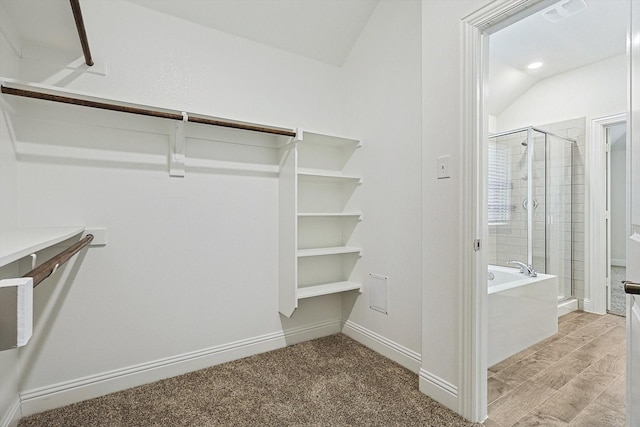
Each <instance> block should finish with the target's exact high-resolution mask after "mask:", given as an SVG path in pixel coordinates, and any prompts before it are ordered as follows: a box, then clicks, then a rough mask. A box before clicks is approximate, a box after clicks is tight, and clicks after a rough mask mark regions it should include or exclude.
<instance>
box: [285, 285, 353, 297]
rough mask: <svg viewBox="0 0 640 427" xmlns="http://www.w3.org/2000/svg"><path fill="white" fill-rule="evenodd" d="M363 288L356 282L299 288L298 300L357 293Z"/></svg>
mask: <svg viewBox="0 0 640 427" xmlns="http://www.w3.org/2000/svg"><path fill="white" fill-rule="evenodd" d="M360 288H362V285H361V284H360V283H356V282H349V281H345V282H335V283H324V284H321V285H315V286H307V287H303V288H298V299H304V298H311V297H317V296H321V295H329V294H335V293H338V292H345V291H355V290H359V289H360Z"/></svg>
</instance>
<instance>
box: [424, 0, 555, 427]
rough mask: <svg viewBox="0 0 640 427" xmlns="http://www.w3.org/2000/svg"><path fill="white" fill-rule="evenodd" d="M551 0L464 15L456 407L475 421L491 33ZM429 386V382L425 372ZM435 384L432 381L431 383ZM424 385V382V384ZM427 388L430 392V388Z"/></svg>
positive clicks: (479, 394) (511, 2)
mask: <svg viewBox="0 0 640 427" xmlns="http://www.w3.org/2000/svg"><path fill="white" fill-rule="evenodd" d="M552 2H553V0H495V1H492V2H490V3H489V4H487V5H486V6H484V7H482V8H481V9H479V10H477V11H476V12H474V13H473V14H471V15H469V16H467V17H465V18H463V20H462V24H463V25H462V55H463V57H462V72H461V78H462V82H461V87H462V89H463V90H462V103H461V104H462V109H461V110H462V117H461V119H462V135H461V137H462V165H463V167H462V168H461V174H462V176H461V181H462V185H463V191H462V193H463V202H462V224H461V228H462V233H461V237H462V240H461V242H460V246H461V260H462V261H461V262H462V264H461V269H462V280H461V283H460V288H461V305H460V310H459V325H460V330H459V336H460V340H459V366H460V371H459V379H460V380H459V384H460V390H458V391H457V395H456V400H457V401H458V402H457V403H458V405H459V406H458V407H457V408H453V409H454V410H455V411H456V412H458V413H459V414H460V415H462V416H463V417H465V418H467V419H469V420H470V421H473V422H482V421H484V420H485V419H486V416H487V372H486V371H487V348H486V345H487V344H486V343H487V306H488V301H487V292H486V289H487V280H486V275H487V255H486V252H485V251H483V250H480V251H478V252H474V251H472V250H471V249H470V247H471V242H473V241H474V240H475V239H480V241H481V242H482V241H485V242H486V237H487V234H488V233H487V231H488V225H487V220H486V212H487V198H486V190H485V185H484V183H485V182H486V169H487V165H486V159H485V156H486V154H485V152H486V150H485V141H486V139H487V137H488V132H487V130H488V129H487V126H488V115H487V114H486V111H485V107H484V105H485V99H484V98H485V94H484V88H485V87H486V85H485V83H486V78H487V75H488V46H487V45H486V44H487V43H486V42H487V34H488V32H490V31H493V30H497V29H498V28H499V27H500V28H503V27H505V26H507V25H510V24H511V23H513V22H515V21H517V20H519V19H521V18H523V17H524V16H527V15H529V14H531V13H533V12H534V11H536V10H539V9H540V8H541V7H544V6H545V5H547V4H550V3H552ZM421 379H422V380H424V381H422V380H421V384H423V383H424V384H425V385H424V387H425V390H427V387H430V386H429V384H432V383H430V382H429V381H428V380H427V378H424V379H423V377H422V376H421ZM431 388H433V387H431ZM421 389H422V388H421ZM427 393H428V394H429V392H427Z"/></svg>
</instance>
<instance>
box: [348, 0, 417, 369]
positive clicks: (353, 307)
mask: <svg viewBox="0 0 640 427" xmlns="http://www.w3.org/2000/svg"><path fill="white" fill-rule="evenodd" d="M420 7H421V5H420V2H419V1H415V0H414V1H403V2H398V1H393V0H386V1H382V2H381V3H380V4H379V5H378V7H377V8H376V10H375V11H374V13H373V15H372V16H371V19H370V21H369V23H368V24H367V26H366V28H365V30H364V31H363V33H362V34H361V36H360V38H359V39H358V42H357V43H356V45H355V46H354V48H353V50H352V51H351V54H350V56H349V58H348V60H347V61H346V63H345V65H344V70H343V72H344V79H345V82H344V90H345V106H346V108H345V116H344V120H345V130H346V133H347V134H348V135H357V136H358V137H360V138H361V139H362V142H363V149H362V153H361V154H362V164H363V185H362V189H361V191H362V200H363V201H362V205H363V207H362V210H363V212H364V218H363V221H362V224H361V227H362V236H363V237H362V244H363V248H364V251H363V257H362V261H361V262H362V263H363V272H364V280H365V288H364V292H363V294H362V295H361V296H359V297H358V298H355V297H354V296H353V295H348V296H345V299H344V317H345V320H347V321H348V322H347V327H346V328H345V332H346V333H347V334H349V335H351V336H354V337H355V338H357V339H360V340H362V341H363V342H365V343H366V344H368V345H372V346H373V347H374V348H375V349H376V350H378V351H380V352H382V353H383V354H386V355H388V356H390V357H392V358H394V359H395V360H397V361H398V362H400V363H402V364H404V365H405V366H407V367H408V368H410V369H412V370H414V371H415V372H417V371H418V369H419V367H420V361H419V353H420V351H421V348H420V342H421V336H420V335H421V334H420V330H421V323H420V298H419V295H420V293H421V266H420V263H421V258H420V254H421V240H420V230H421V204H420V199H421V194H420V169H421V164H420V153H421V117H420V111H421V101H420V99H421V92H420V87H421V74H420V68H421V62H420V61H421V59H420V58H421V51H420V49H421V18H420ZM369 273H376V274H381V275H385V276H388V278H389V279H388V306H389V310H388V314H386V315H385V314H382V313H380V312H377V311H374V310H372V309H370V308H369V297H370V295H369V290H370V288H369V286H368V285H369V283H370V278H369ZM351 322H353V324H355V326H356V327H358V326H359V327H361V328H365V329H366V330H367V331H365V332H369V333H373V334H374V336H375V337H377V338H378V339H382V340H383V341H384V340H389V341H391V342H392V343H389V344H391V345H392V346H396V345H397V346H398V347H396V350H398V349H399V350H400V353H403V354H404V356H401V357H398V356H399V354H398V353H397V351H396V352H389V351H388V350H389V349H388V348H386V347H385V346H384V345H383V346H380V345H379V344H380V343H377V344H378V345H375V343H374V342H371V341H370V340H368V339H367V338H368V337H366V336H363V335H362V334H358V333H357V331H354V330H352V329H351V327H350V326H353V325H351Z"/></svg>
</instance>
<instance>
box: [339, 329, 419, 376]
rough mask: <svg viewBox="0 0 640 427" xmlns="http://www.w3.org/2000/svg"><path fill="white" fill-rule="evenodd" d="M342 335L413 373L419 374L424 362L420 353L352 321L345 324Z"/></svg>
mask: <svg viewBox="0 0 640 427" xmlns="http://www.w3.org/2000/svg"><path fill="white" fill-rule="evenodd" d="M342 333H343V334H345V335H346V336H348V337H349V338H352V339H354V340H356V341H358V342H359V343H360V344H363V345H365V346H367V347H369V348H370V349H372V350H373V351H375V352H376V353H380V354H381V355H383V356H385V357H387V358H389V359H391V360H393V361H394V362H396V363H398V364H400V365H402V366H404V367H405V368H407V369H409V370H410V371H411V372H414V373H416V374H417V373H418V372H419V371H420V365H421V362H422V356H421V355H420V353H418V352H415V351H413V350H411V349H409V348H407V347H405V346H403V345H400V344H398V343H397V342H395V341H391V340H390V339H388V338H385V337H383V336H382V335H380V334H378V333H376V332H373V331H372V330H370V329H367V328H365V327H363V326H361V325H358V324H357V323H355V322H352V321H351V320H347V321H346V322H344V326H343V328H342Z"/></svg>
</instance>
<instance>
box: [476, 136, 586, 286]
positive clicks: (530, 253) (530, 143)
mask: <svg viewBox="0 0 640 427" xmlns="http://www.w3.org/2000/svg"><path fill="white" fill-rule="evenodd" d="M521 132H526V133H527V176H528V179H527V198H528V206H533V202H531V200H532V196H533V191H534V186H533V184H534V182H533V181H534V180H533V159H534V157H533V156H534V151H533V150H534V146H535V142H534V140H533V133H534V132H539V133H541V134H543V135H544V144H545V147H544V148H545V169H544V173H545V187H546V182H547V178H548V177H547V167H546V163H547V142H548V137H549V136H554V137H556V138H560V139H563V140H565V141H567V142H569V143H571V144H572V145H575V144H576V143H577V141H576V140H575V139H573V138H568V137H565V136H560V135H558V134H556V133H553V132H549V131H545V130H542V129H539V128H536V127H534V126H528V127H523V128H518V129H512V130H508V131H504V132H497V133H492V134H490V135H489V138H499V137H501V136H507V135H512V134H515V133H521ZM571 169H572V170H573V160H572V162H571ZM546 199H547V192H546V191H545V209H547V206H548V203H547V200H546ZM571 204H572V205H573V197H572V203H571ZM572 211H573V207H572ZM533 214H534V209H527V264H529V265H533V240H534V235H533V231H534V229H533V226H534V224H533V221H534V217H533ZM547 223H548V219H547V215H546V214H545V271H546V269H547V265H546V264H547V256H546V251H547V247H546V246H547V245H548V243H547V233H546V225H547ZM571 227H572V230H573V224H572V225H571ZM571 265H572V270H573V244H572V250H571ZM572 277H573V273H572ZM573 295H574V289H573V279H572V280H571V296H572V297H573Z"/></svg>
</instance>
